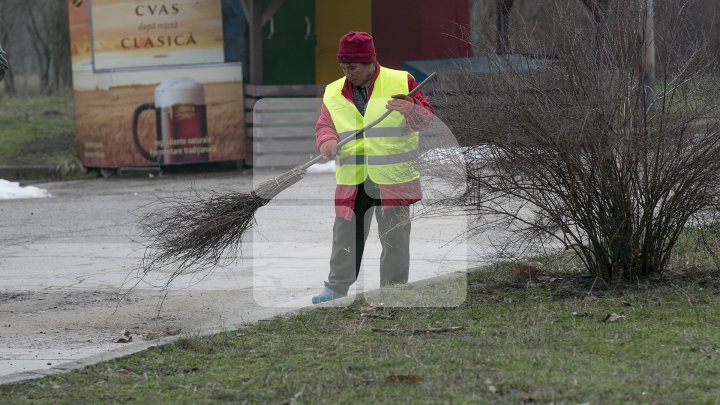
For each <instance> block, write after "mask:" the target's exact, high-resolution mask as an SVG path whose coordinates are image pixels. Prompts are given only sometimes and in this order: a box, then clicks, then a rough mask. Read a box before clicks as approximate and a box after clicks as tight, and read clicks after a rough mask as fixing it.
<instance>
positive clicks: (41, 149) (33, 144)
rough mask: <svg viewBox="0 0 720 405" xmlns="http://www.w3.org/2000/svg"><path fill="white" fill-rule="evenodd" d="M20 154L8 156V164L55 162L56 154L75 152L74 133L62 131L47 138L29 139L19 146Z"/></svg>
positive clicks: (52, 163) (44, 163)
mask: <svg viewBox="0 0 720 405" xmlns="http://www.w3.org/2000/svg"><path fill="white" fill-rule="evenodd" d="M20 150H22V151H23V153H22V154H19V155H16V156H12V157H9V158H8V164H24V165H26V164H33V165H54V164H57V163H58V162H57V156H58V155H60V156H62V155H68V156H70V155H72V154H73V153H75V134H72V133H62V134H56V135H53V136H50V137H48V138H40V139H31V140H28V141H27V142H25V144H23V146H22V147H21V148H20Z"/></svg>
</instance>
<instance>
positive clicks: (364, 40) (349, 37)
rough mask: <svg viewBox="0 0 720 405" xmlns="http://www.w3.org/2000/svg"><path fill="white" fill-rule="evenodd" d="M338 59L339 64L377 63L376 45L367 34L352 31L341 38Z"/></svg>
mask: <svg viewBox="0 0 720 405" xmlns="http://www.w3.org/2000/svg"><path fill="white" fill-rule="evenodd" d="M337 59H338V62H339V63H353V62H375V63H377V55H375V44H374V43H373V37H372V36H371V35H370V34H368V33H367V32H356V31H351V32H348V33H347V34H345V35H343V36H342V38H340V46H339V47H338V53H337Z"/></svg>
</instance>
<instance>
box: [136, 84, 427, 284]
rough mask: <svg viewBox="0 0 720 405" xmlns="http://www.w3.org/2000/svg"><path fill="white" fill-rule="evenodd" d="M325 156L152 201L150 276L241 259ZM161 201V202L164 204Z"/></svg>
mask: <svg viewBox="0 0 720 405" xmlns="http://www.w3.org/2000/svg"><path fill="white" fill-rule="evenodd" d="M434 76H435V73H432V74H430V75H429V76H428V77H427V78H426V79H425V80H423V81H422V82H421V83H420V84H418V86H417V87H415V88H414V89H413V90H412V91H411V92H410V93H409V94H408V95H409V96H412V95H413V94H414V93H415V92H417V91H418V90H420V89H421V88H422V87H423V86H424V85H425V84H426V83H427V82H428V81H430V80H431V79H432V78H433V77H434ZM391 112H392V111H390V110H388V111H386V112H385V113H384V114H383V115H382V116H380V118H378V119H376V120H375V121H373V122H371V123H370V124H368V125H367V126H365V127H364V128H362V129H360V130H358V131H356V132H355V133H354V134H352V135H351V136H349V137H347V138H345V139H343V140H342V141H340V142H339V143H338V150H339V148H341V147H342V146H343V145H345V144H346V143H348V142H350V141H351V140H353V139H355V138H356V137H357V136H359V135H360V134H362V133H363V132H364V131H367V130H368V129H370V128H372V127H374V126H375V125H377V124H379V123H380V122H381V121H382V120H384V119H385V118H386V117H387V116H388V115H390V113H391ZM321 160H322V155H318V156H316V157H314V158H312V159H311V160H309V161H308V162H307V163H305V164H302V165H300V166H297V167H295V168H293V169H291V170H290V171H288V172H286V173H284V174H282V175H280V176H278V177H275V178H273V179H271V180H268V181H265V182H263V183H261V184H260V185H258V186H257V187H256V188H255V189H254V190H253V191H251V192H249V193H247V192H233V191H230V192H223V193H219V192H211V193H210V195H205V196H202V195H199V194H197V193H196V194H194V195H193V196H189V197H188V196H174V197H165V198H161V199H159V200H158V201H157V202H156V203H154V204H151V206H152V207H151V208H152V210H149V209H148V210H147V212H146V213H144V214H141V216H140V220H139V224H140V229H141V234H142V236H143V237H144V238H145V239H147V240H149V243H148V247H147V249H146V250H145V255H144V257H143V263H142V269H143V272H144V273H145V274H147V273H148V272H150V271H153V270H160V269H167V270H170V271H171V276H170V278H169V280H168V284H169V283H170V282H172V280H173V279H175V278H176V277H179V276H181V275H186V274H193V273H197V272H199V271H202V270H205V269H209V268H212V267H214V266H217V265H218V264H219V263H220V261H221V260H222V258H223V257H226V256H228V255H230V256H231V257H235V256H236V255H237V251H238V248H239V247H240V244H241V243H242V237H243V234H244V233H245V232H246V231H247V230H248V229H250V228H251V227H253V226H254V225H255V212H256V211H257V210H258V209H260V208H261V207H263V206H264V205H266V204H267V203H269V202H270V200H272V199H273V198H274V197H275V196H277V195H278V194H280V192H282V191H283V190H286V189H287V188H289V187H290V186H292V185H293V184H295V183H297V182H299V181H300V180H302V178H303V177H304V176H305V174H306V172H307V169H308V168H309V167H310V166H312V165H314V164H315V163H318V162H319V161H321ZM158 205H159V206H158Z"/></svg>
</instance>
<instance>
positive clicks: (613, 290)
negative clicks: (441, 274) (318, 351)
mask: <svg viewBox="0 0 720 405" xmlns="http://www.w3.org/2000/svg"><path fill="white" fill-rule="evenodd" d="M693 287H695V288H705V289H707V290H710V291H714V293H715V294H720V271H717V270H702V271H701V270H694V271H687V272H682V273H668V274H664V275H661V276H657V277H654V278H651V279H647V280H641V281H637V282H636V283H630V282H619V283H612V284H608V283H606V282H605V281H603V280H602V279H599V278H595V277H592V276H586V275H578V274H577V273H552V274H545V275H541V276H538V277H537V278H534V279H527V280H523V281H522V282H518V281H513V280H510V279H509V278H507V277H494V278H488V277H483V276H481V275H478V274H476V275H473V273H470V275H469V278H468V301H467V302H468V303H470V304H472V303H473V302H502V301H504V300H506V298H507V296H508V294H512V295H513V299H520V300H522V299H527V298H529V297H531V295H525V294H518V293H519V292H523V291H528V292H531V291H533V290H535V291H542V292H544V293H547V294H549V295H550V296H551V297H553V298H555V299H584V298H586V297H588V296H590V295H592V296H596V297H621V296H623V295H624V294H626V293H628V292H632V291H651V290H654V289H660V288H669V289H687V288H693Z"/></svg>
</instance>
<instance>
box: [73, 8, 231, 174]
mask: <svg viewBox="0 0 720 405" xmlns="http://www.w3.org/2000/svg"><path fill="white" fill-rule="evenodd" d="M68 1H69V4H68V5H69V10H70V13H69V14H70V31H71V43H72V62H73V87H74V91H75V117H76V129H77V136H76V139H77V149H78V154H79V156H80V160H81V161H82V163H83V164H84V165H85V166H87V167H101V168H115V167H128V166H149V165H172V164H185V163H200V162H212V161H233V160H242V159H243V158H244V156H245V137H244V115H243V109H244V107H243V75H242V64H241V63H239V62H232V63H231V62H226V59H225V55H224V50H223V49H224V48H223V40H224V39H223V18H222V7H221V0H202V1H199V0H168V1H147V0H92V1H88V0H85V1H82V0H68Z"/></svg>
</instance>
